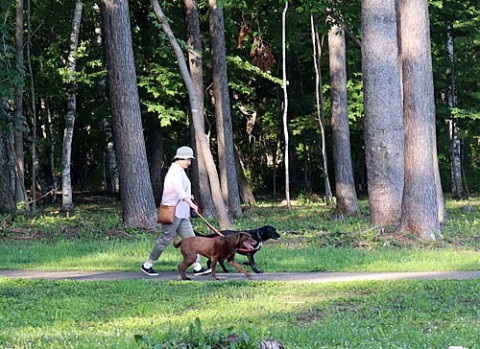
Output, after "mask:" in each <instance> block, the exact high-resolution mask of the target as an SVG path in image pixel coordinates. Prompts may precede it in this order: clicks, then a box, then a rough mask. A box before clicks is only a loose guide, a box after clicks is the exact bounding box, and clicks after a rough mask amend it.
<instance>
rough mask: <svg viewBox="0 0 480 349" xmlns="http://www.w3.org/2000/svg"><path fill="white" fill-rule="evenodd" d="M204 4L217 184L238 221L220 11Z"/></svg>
mask: <svg viewBox="0 0 480 349" xmlns="http://www.w3.org/2000/svg"><path fill="white" fill-rule="evenodd" d="M208 3H209V7H210V37H211V40H212V68H213V95H214V99H215V118H216V121H217V122H216V125H217V145H218V163H219V168H220V183H221V185H222V193H223V199H224V200H225V202H226V203H227V205H228V212H229V213H230V214H231V215H232V216H233V217H235V218H239V217H241V216H242V207H241V205H240V195H239V193H238V181H237V174H236V170H235V151H234V149H233V129H232V115H231V111H230V96H229V93H228V75H227V57H226V50H225V32H224V30H225V28H224V23H223V21H224V19H223V8H221V7H219V6H217V0H209V1H208Z"/></svg>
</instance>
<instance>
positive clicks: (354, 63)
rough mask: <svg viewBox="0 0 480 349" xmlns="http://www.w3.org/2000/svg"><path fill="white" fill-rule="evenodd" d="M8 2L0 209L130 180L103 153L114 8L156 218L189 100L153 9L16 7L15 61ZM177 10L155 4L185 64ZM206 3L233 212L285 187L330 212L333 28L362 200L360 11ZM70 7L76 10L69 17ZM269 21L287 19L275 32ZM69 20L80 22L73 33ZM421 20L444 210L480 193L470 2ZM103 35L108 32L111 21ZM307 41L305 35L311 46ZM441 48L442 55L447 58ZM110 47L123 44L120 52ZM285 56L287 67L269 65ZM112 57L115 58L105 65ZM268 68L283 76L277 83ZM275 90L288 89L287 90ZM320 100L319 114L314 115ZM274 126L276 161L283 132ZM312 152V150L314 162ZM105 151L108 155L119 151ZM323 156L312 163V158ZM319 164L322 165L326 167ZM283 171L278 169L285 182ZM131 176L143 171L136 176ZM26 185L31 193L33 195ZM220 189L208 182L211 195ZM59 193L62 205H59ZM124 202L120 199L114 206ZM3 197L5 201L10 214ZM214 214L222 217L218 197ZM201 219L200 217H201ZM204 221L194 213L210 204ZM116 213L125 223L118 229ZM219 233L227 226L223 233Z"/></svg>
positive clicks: (207, 113) (207, 63)
mask: <svg viewBox="0 0 480 349" xmlns="http://www.w3.org/2000/svg"><path fill="white" fill-rule="evenodd" d="M20 3H22V2H21V1H19V2H17V3H14V2H13V1H7V0H1V1H0V5H1V9H2V11H1V13H2V21H1V27H0V31H1V34H2V35H1V38H2V45H1V47H2V50H1V52H0V58H1V59H0V65H1V66H0V74H1V75H0V94H1V95H0V97H1V102H2V104H1V107H2V108H1V117H0V123H1V126H2V127H1V128H2V139H1V141H2V142H0V143H1V144H2V145H1V147H0V148H1V151H0V155H1V156H2V162H1V164H2V166H1V167H0V168H1V177H2V188H7V189H5V190H2V191H1V194H0V195H1V196H2V199H1V200H0V201H1V203H2V207H1V208H2V209H4V210H5V209H6V210H12V209H13V210H15V209H18V208H21V207H19V204H21V203H22V202H23V204H27V206H29V205H33V207H35V204H36V202H37V200H38V198H41V197H43V196H44V195H45V194H46V193H51V192H52V190H53V191H54V192H59V193H61V195H62V200H63V202H62V207H63V208H64V209H65V211H69V210H72V209H73V202H74V201H75V195H79V194H80V193H81V192H109V193H112V194H118V191H119V183H120V182H121V178H120V179H119V173H118V171H119V167H120V169H121V163H122V162H125V163H126V164H127V166H131V167H133V168H135V167H136V164H137V161H138V159H136V158H133V159H132V158H126V157H122V158H120V157H119V154H118V153H117V154H115V151H114V149H115V148H116V147H118V144H115V142H114V141H113V136H114V131H113V127H112V123H114V122H113V121H112V114H115V111H114V110H113V112H112V109H114V108H112V103H114V101H113V99H114V98H113V97H112V83H111V80H110V81H109V80H108V74H109V69H110V70H113V69H112V67H111V62H110V68H109V69H107V66H109V64H108V63H107V61H108V55H109V54H108V48H107V49H106V48H105V46H108V45H110V44H111V43H112V42H113V40H112V39H111V38H112V35H113V34H110V35H111V36H110V37H109V36H108V35H109V34H108V30H106V29H103V28H105V26H107V23H106V19H107V18H108V17H106V16H105V13H104V14H103V17H102V10H103V9H105V8H108V4H109V3H118V4H122V3H123V4H124V5H125V4H127V7H126V9H127V11H128V12H127V14H129V18H128V20H129V25H130V28H131V31H129V29H130V28H128V27H126V26H123V27H121V28H123V29H126V30H127V31H129V32H130V33H131V35H132V38H131V39H132V41H131V47H132V48H133V57H134V66H135V73H136V77H137V82H138V101H139V108H140V114H141V124H142V128H143V135H144V141H145V151H146V155H147V160H148V169H149V172H148V173H147V176H146V177H149V180H148V181H149V184H151V186H152V188H153V195H154V197H155V202H156V204H158V202H159V196H160V194H161V182H162V175H163V174H164V172H165V169H166V168H167V167H168V165H169V163H170V161H171V159H172V157H173V155H174V152H175V149H176V148H177V147H178V146H181V145H192V146H194V145H195V138H194V137H195V136H194V133H195V132H194V131H193V124H194V122H193V121H192V119H191V115H190V114H189V112H190V107H191V105H190V103H191V96H189V94H188V93H187V90H186V89H185V84H184V77H182V74H181V71H180V70H179V66H178V57H176V56H175V53H174V50H172V46H171V41H170V42H169V39H170V38H169V37H168V35H166V34H165V29H164V28H163V29H162V27H161V26H160V23H159V21H158V13H156V15H157V18H156V17H155V15H154V14H153V12H152V7H151V4H150V3H146V2H140V1H130V2H129V3H126V2H122V1H119V2H111V1H103V2H102V3H101V4H99V3H98V2H94V1H79V0H77V1H73V0H72V1H49V0H47V1H42V2H35V3H30V2H26V8H24V9H22V10H21V12H22V14H24V15H25V19H23V18H22V20H21V21H20V22H21V23H22V26H23V30H22V32H23V34H24V35H25V41H24V43H22V44H21V45H20V49H19V46H18V44H19V39H18V36H17V37H15V34H16V33H17V35H18V27H19V12H18V7H19V5H18V4H20ZM186 3H187V2H185V3H184V2H181V1H170V2H168V3H165V4H162V8H163V10H164V11H165V14H166V16H167V18H168V20H169V25H170V26H171V29H172V32H173V33H174V35H175V36H176V38H177V39H178V42H179V44H180V47H181V48H183V51H184V53H185V54H186V52H187V51H188V50H187V48H188V44H187V41H188V38H187V36H188V35H187V32H186V27H187V26H186V23H185V18H186V15H185V8H184V5H185V4H186ZM212 3H213V4H215V8H216V5H217V2H216V1H210V2H209V3H206V2H202V1H200V2H199V3H198V15H199V25H200V34H201V45H202V47H203V52H202V53H203V56H202V59H203V75H204V76H203V79H204V93H205V98H204V99H203V101H204V103H203V106H204V113H203V115H204V117H205V134H206V135H207V138H208V140H209V144H210V149H211V151H212V153H213V158H214V159H215V161H216V163H217V164H218V166H219V167H221V166H222V165H221V161H220V160H219V159H220V158H221V153H222V152H223V149H224V146H222V145H221V144H220V145H219V142H220V136H219V129H218V119H217V113H218V111H216V105H217V106H218V103H215V101H216V100H218V96H216V95H215V90H216V88H215V86H214V85H215V78H214V77H215V72H214V66H215V55H214V51H215V50H214V44H213V43H212V42H213V40H212V37H214V35H213V34H214V32H215V30H212V29H211V26H212V24H211V21H212V19H211V18H209V16H211V13H212V8H213V7H212ZM365 3H368V2H366V1H365V2H364V4H363V6H364V7H365ZM392 3H393V2H392ZM22 5H23V4H22ZM218 5H219V7H220V9H221V11H222V12H221V16H222V19H223V22H222V25H223V27H220V29H218V27H217V34H218V32H219V31H220V32H221V34H222V35H223V36H224V50H225V63H226V66H227V68H228V89H229V103H230V105H231V108H229V110H230V111H231V123H232V128H231V129H232V134H231V136H230V141H231V142H232V144H234V150H235V154H236V155H235V158H236V159H238V160H239V161H238V162H237V164H236V169H237V170H236V173H237V179H238V182H239V188H240V189H239V190H240V193H239V196H240V197H241V199H242V201H243V203H244V204H252V203H254V202H255V196H256V197H259V196H263V195H265V196H269V197H271V196H273V197H277V198H284V194H283V193H285V192H286V191H287V189H289V190H291V192H292V193H293V194H294V195H296V196H298V195H303V196H307V197H309V198H312V199H313V200H315V199H317V198H319V197H320V198H321V197H323V198H326V199H327V200H328V190H327V185H326V180H325V179H326V178H332V180H331V182H332V187H333V188H335V179H334V178H335V174H334V166H333V164H334V163H335V161H336V160H335V152H334V150H333V147H334V146H333V143H334V139H333V128H332V105H333V104H332V81H331V76H332V75H331V74H332V71H331V69H332V68H331V65H329V63H331V57H330V62H329V54H330V52H329V50H330V48H329V45H327V36H328V35H329V33H330V32H331V30H332V27H334V26H340V27H341V28H342V29H343V31H344V35H345V43H346V46H345V52H344V53H345V58H346V59H345V62H346V70H345V71H346V76H345V78H346V80H345V85H346V96H347V100H348V124H349V137H350V139H349V140H350V144H351V145H352V147H351V164H352V175H353V183H354V188H355V191H356V192H357V193H358V194H359V195H367V194H368V192H367V188H368V185H367V184H368V183H367V181H368V180H367V166H366V149H365V148H366V146H365V142H366V139H365V138H366V137H365V128H364V123H365V113H364V106H365V105H364V102H365V101H364V94H363V92H364V86H363V83H364V80H363V76H362V72H363V73H365V71H364V68H363V67H362V45H364V43H362V39H363V38H362V28H365V18H363V21H364V26H363V27H362V11H363V13H364V14H365V8H364V9H363V10H362V3H361V2H360V1H349V2H310V1H297V2H293V3H290V6H289V7H288V12H287V7H285V2H281V1H280V2H279V1H255V2H248V1H235V2H229V1H225V2H218ZM79 8H81V9H82V10H83V13H82V12H80V16H79V14H78V10H79ZM104 12H106V11H104ZM282 14H283V15H284V18H285V22H284V23H283V25H282ZM76 19H77V20H78V19H80V21H79V22H78V23H77V27H75V23H76ZM110 19H112V18H110ZM311 19H312V21H313V22H311ZM16 20H17V22H16ZM429 21H430V22H429V28H430V39H431V59H432V63H433V65H432V67H433V70H432V74H433V81H434V91H433V95H432V96H431V97H432V98H433V100H434V102H435V121H436V141H437V144H436V145H437V150H438V167H439V170H440V176H441V182H442V186H443V190H444V191H445V192H452V193H453V196H454V197H462V196H465V195H469V194H472V193H476V192H478V191H479V190H480V176H479V170H480V169H479V166H480V154H479V153H480V142H479V139H480V138H479V133H480V126H479V123H478V121H477V119H478V115H479V114H478V105H479V104H478V99H479V98H480V97H479V94H478V87H479V86H478V85H479V83H478V81H479V79H478V77H479V75H480V72H479V68H478V64H476V63H477V55H478V47H479V31H478V27H479V26H478V24H479V23H478V22H479V21H480V17H479V12H478V9H476V7H475V2H472V1H450V2H442V1H430V3H429ZM112 22H113V23H114V22H115V17H113V19H112ZM72 23H73V24H74V25H73V28H72ZM119 23H120V25H121V24H122V23H124V22H119ZM311 23H314V25H313V26H312V25H311ZM312 28H314V32H315V35H312ZM110 29H111V28H110ZM16 30H17V31H16ZM104 32H105V36H104ZM113 32H114V33H115V31H113ZM312 37H314V39H313V40H312ZM391 39H392V40H393V37H392V38H391ZM395 39H396V37H395ZM452 40H453V42H454V46H453V47H454V51H451V50H450V48H449V47H450V44H449V43H452ZM120 42H121V44H122V45H126V46H128V45H127V44H128V42H125V41H120ZM283 44H284V45H285V46H283ZM284 47H285V48H286V50H285V52H286V54H285V56H283V55H282V51H283V49H284ZM314 47H315V49H316V50H317V51H316V52H314ZM20 51H22V55H23V53H24V54H25V58H24V57H23V56H22V57H21V62H23V64H21V65H19V56H20ZM315 54H316V55H315ZM364 54H365V53H364ZM110 55H111V56H110V57H112V56H113V57H117V58H118V52H117V54H115V53H114V54H110ZM283 57H285V61H283ZM314 57H315V58H314ZM110 60H112V58H110ZM315 63H317V68H318V70H317V71H316V69H315V68H316V65H315ZM282 69H285V70H284V72H282ZM283 73H284V74H283ZM319 76H320V77H321V83H320V84H319V82H318V77H319ZM282 77H283V78H286V79H287V80H288V88H286V89H284V87H285V86H284V83H283V81H282ZM318 86H319V87H320V102H321V105H320V106H319V105H318V103H317V101H318V95H317V94H318V91H316V87H318ZM109 90H110V91H109ZM452 91H453V92H452ZM109 92H110V93H109ZM19 93H21V96H22V97H20V100H22V104H21V105H22V107H21V108H20V109H19V108H18V105H17V104H16V103H18V99H19V98H18V95H19ZM284 93H287V95H286V96H287V97H288V109H287V108H285V105H286V103H285V102H286V100H287V99H286V98H285V96H284ZM452 96H453V97H454V98H453V97H452ZM130 97H132V96H130ZM134 97H135V96H134ZM452 98H453V99H454V101H455V102H454V103H452ZM72 105H74V107H73V106H72ZM391 107H392V106H391V105H389V104H388V103H387V104H385V106H384V108H385V109H384V113H385V115H387V116H388V115H389V113H390V108H391ZM319 109H321V113H319ZM284 112H285V113H286V117H287V129H288V136H289V140H288V144H289V146H288V147H286V141H285V139H286V138H285V128H284V124H283V122H282V121H283V120H282V114H283V113H284ZM322 118H323V119H324V133H323V135H324V137H325V142H324V143H323V142H322V129H321V127H322V126H321V122H320V126H319V121H322ZM19 120H20V124H19ZM19 125H20V126H19ZM452 125H453V126H452ZM69 130H70V131H71V132H73V133H72V135H71V138H70V142H71V144H69V143H68V137H67V136H66V134H67V133H68V132H69ZM17 131H20V133H21V136H20V137H21V138H20V139H22V140H23V142H22V150H21V154H23V156H24V162H23V165H24V180H23V182H24V185H25V188H24V196H23V200H18V197H16V196H15V193H12V190H13V189H12V188H17V187H18V171H19V168H18V166H17V167H15V164H18V154H19V152H18V149H16V155H17V159H15V157H14V155H13V153H14V152H13V148H14V147H17V146H18V144H19V143H18V141H15V140H18V138H15V137H16V136H14V135H15V132H17ZM117 137H118V135H117ZM122 137H123V136H122ZM123 138H124V139H125V138H126V137H123ZM227 141H228V138H227ZM454 141H455V142H457V141H458V144H459V146H458V147H455V146H454ZM117 143H118V142H117ZM135 143H136V141H135V140H133V141H131V142H130V146H131V147H134V145H135ZM324 144H325V149H324V150H322V147H323V145H324ZM115 150H117V151H118V148H117V149H115ZM455 152H456V153H455ZM324 154H325V155H326V158H325V159H324V158H323V157H322V156H323V155H324ZM455 154H456V155H458V154H461V156H460V161H461V165H460V167H461V190H459V187H458V184H455V181H453V179H452V178H453V177H454V174H453V166H452V164H454V161H453V160H454V159H455V156H453V155H455ZM67 160H68V161H67ZM394 160H395V159H394ZM337 162H338V161H337ZM326 164H330V165H329V166H328V167H327V166H325V165H326ZM285 166H286V167H288V171H284V168H285ZM138 169H139V171H141V166H140V167H138ZM65 171H67V172H69V173H66V172H65ZM134 171H135V170H134ZM220 172H221V169H220ZM11 173H16V174H17V175H16V179H15V178H13V179H12V177H15V176H12V175H11ZM286 176H288V177H287V178H285V177H286ZM192 177H194V179H195V178H196V177H197V175H196V174H195V173H193V174H192ZM66 179H68V180H71V183H70V188H73V189H72V193H73V194H72V193H70V194H69V193H68V191H67V190H66V189H65V188H68V187H69V186H67V187H66V184H68V183H66V182H67V181H66ZM457 179H458V178H457ZM33 182H34V183H35V185H34V186H35V190H33V191H32V190H31V188H32V186H33V184H32V183H33ZM225 182H226V180H223V179H222V190H223V185H224V183H225ZM15 183H17V184H15ZM29 183H30V184H29ZM59 183H61V184H59ZM242 188H243V189H242ZM230 189H231V188H230ZM337 190H338V187H337ZM212 191H213V188H212ZM68 194H69V195H71V197H70V199H68V198H67V199H66V198H65V196H66V195H68ZM223 194H224V195H225V190H223ZM337 194H338V193H337ZM126 195H127V194H126V193H125V192H124V193H123V196H122V199H124V198H125V197H126ZM287 196H288V192H287ZM11 197H16V200H15V201H16V205H15V204H14V205H13V208H12V204H11V203H12V199H11ZM46 198H47V199H49V200H51V199H52V198H51V197H46ZM53 198H56V195H54V196H53ZM287 199H288V197H287ZM337 200H338V198H337ZM214 201H215V200H214ZM217 201H218V200H217ZM225 202H226V203H227V206H228V204H229V200H228V198H227V199H226V200H225ZM9 203H10V204H9ZM28 204H29V205H28ZM20 206H21V205H20ZM202 206H203V207H205V206H207V205H205V204H203V203H202ZM205 208H206V209H207V213H208V206H207V207H205ZM125 210H126V209H125V208H124V220H125V215H126V214H127V215H128V212H125ZM217 211H218V210H217ZM217 213H218V212H217ZM229 213H230V214H233V213H234V215H235V214H236V215H240V214H241V213H239V212H236V213H235V211H234V210H233V208H232V207H231V206H230V207H229ZM127 223H128V222H127ZM224 223H225V222H224ZM220 224H221V225H222V220H220ZM225 224H227V225H228V222H227V223H225Z"/></svg>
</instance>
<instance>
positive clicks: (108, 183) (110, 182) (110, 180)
mask: <svg viewBox="0 0 480 349" xmlns="http://www.w3.org/2000/svg"><path fill="white" fill-rule="evenodd" d="M100 125H101V127H102V129H103V130H104V131H105V149H104V152H103V153H104V159H105V177H104V183H105V188H106V190H107V191H108V192H109V193H110V194H113V195H114V194H117V193H118V192H119V190H120V188H119V178H118V167H117V155H116V154H115V143H114V137H113V129H112V125H111V124H110V122H109V121H108V120H107V118H103V119H102V120H100Z"/></svg>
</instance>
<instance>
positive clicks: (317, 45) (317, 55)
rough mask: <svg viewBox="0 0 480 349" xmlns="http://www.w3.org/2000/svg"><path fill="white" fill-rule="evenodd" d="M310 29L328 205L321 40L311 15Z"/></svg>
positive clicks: (329, 189) (330, 193) (328, 188)
mask: <svg viewBox="0 0 480 349" xmlns="http://www.w3.org/2000/svg"><path fill="white" fill-rule="evenodd" d="M310 27H311V32H312V45H313V65H314V67H315V102H316V103H315V104H316V106H317V119H318V124H319V126H320V141H321V147H322V162H323V167H322V171H323V175H324V185H325V201H326V202H327V204H330V203H331V202H332V201H333V194H332V189H331V186H330V176H329V175H328V154H327V142H326V140H325V106H324V102H323V92H322V88H323V83H322V73H321V70H320V61H321V58H322V41H323V40H320V37H319V34H318V30H317V26H316V23H315V19H314V16H313V14H311V15H310Z"/></svg>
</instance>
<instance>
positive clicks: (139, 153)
mask: <svg viewBox="0 0 480 349" xmlns="http://www.w3.org/2000/svg"><path fill="white" fill-rule="evenodd" d="M101 4H102V12H103V25H104V34H105V35H104V37H105V49H106V58H107V66H108V82H109V91H110V101H111V106H112V116H113V129H114V137H115V146H116V152H117V162H118V169H119V175H120V196H121V200H122V216H123V223H124V225H126V226H129V227H145V228H153V227H154V226H155V224H156V218H157V212H156V207H155V200H154V197H153V190H152V186H151V183H150V176H149V172H148V171H149V170H148V161H147V154H146V149H145V141H144V137H143V129H142V119H141V114H140V103H139V99H138V89H137V76H136V73H135V63H134V57H133V49H132V33H131V28H130V17H129V10H128V1H127V0H102V3H101Z"/></svg>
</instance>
